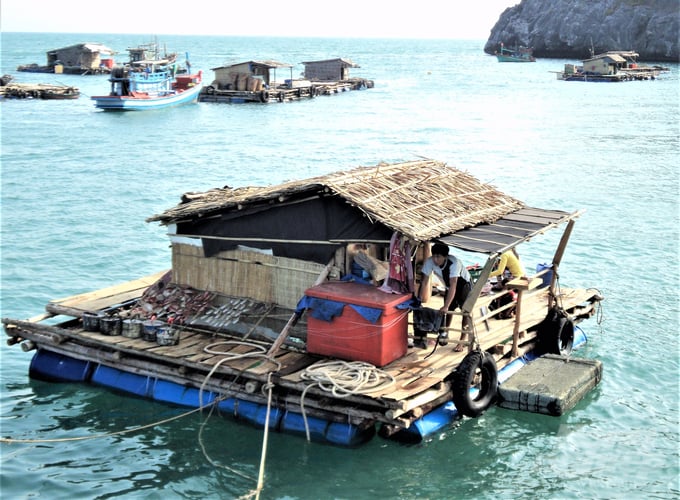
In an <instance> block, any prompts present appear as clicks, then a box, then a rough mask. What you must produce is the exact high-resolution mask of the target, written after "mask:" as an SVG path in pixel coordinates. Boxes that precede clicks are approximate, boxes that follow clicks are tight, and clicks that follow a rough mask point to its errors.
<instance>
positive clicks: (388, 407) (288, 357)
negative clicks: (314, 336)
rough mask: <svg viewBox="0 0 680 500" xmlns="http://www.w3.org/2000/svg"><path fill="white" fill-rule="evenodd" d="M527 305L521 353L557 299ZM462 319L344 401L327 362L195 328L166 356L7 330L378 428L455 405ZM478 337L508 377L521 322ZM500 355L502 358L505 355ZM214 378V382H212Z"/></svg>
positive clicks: (139, 343)
mask: <svg viewBox="0 0 680 500" xmlns="http://www.w3.org/2000/svg"><path fill="white" fill-rule="evenodd" d="M165 273H166V271H162V272H159V273H156V274H153V275H151V276H147V277H145V278H141V279H138V280H133V281H130V282H127V283H122V284H119V285H115V286H112V287H108V288H105V289H102V290H97V291H94V292H90V293H83V294H79V295H75V296H72V297H66V298H63V299H58V300H54V301H51V302H50V303H49V304H48V305H47V306H46V309H47V310H48V313H49V314H47V315H44V316H41V317H39V318H35V319H37V320H41V319H44V318H45V317H49V316H50V315H51V314H70V315H72V316H74V317H75V318H79V317H80V316H81V315H82V314H83V313H84V312H96V311H99V310H105V309H109V308H111V307H114V306H117V305H120V304H122V303H125V302H128V301H129V300H131V299H134V298H138V297H141V295H142V294H143V292H144V290H145V289H146V288H147V287H149V286H150V285H152V284H153V283H155V282H156V281H157V280H158V279H160V278H161V277H162V276H163V275H164V274H165ZM561 292H562V296H561V297H560V300H561V303H562V306H563V307H564V308H565V309H568V308H570V307H576V306H578V305H579V304H582V303H584V302H585V301H587V300H588V299H589V298H590V297H592V296H593V295H594V292H593V291H592V290H591V291H588V290H571V289H561ZM492 299H493V297H482V298H480V300H479V302H478V304H477V305H478V306H479V307H480V308H481V307H485V306H488V303H489V302H490V301H491V300H492ZM523 301H524V302H523V306H522V316H521V319H522V321H521V324H520V327H519V328H520V330H521V331H522V332H523V334H522V335H521V342H520V344H523V347H522V352H524V351H525V350H527V349H529V348H531V346H532V345H533V341H534V339H535V333H534V332H532V331H530V328H531V327H534V326H535V325H537V324H538V323H539V322H540V321H541V320H542V319H543V318H544V317H545V312H546V305H547V302H548V291H547V289H544V288H541V289H534V290H529V291H527V292H526V293H525V295H524V298H523ZM440 302H441V298H440V297H434V298H432V299H431V301H430V302H429V303H428V304H426V305H428V306H429V307H437V308H438V307H439V303H440ZM460 318H461V317H460V315H457V316H454V321H453V329H452V331H451V332H450V335H449V344H448V345H446V346H437V347H436V348H435V346H434V342H436V340H435V337H434V336H431V342H432V343H431V346H430V347H429V348H428V349H409V351H408V353H407V354H406V355H405V356H403V357H402V358H399V359H397V360H395V361H393V362H392V363H389V364H388V365H386V366H384V367H382V371H384V372H386V373H387V374H389V375H391V376H392V377H393V378H394V384H393V385H390V386H388V387H383V388H381V389H379V390H376V391H374V392H372V393H369V394H360V395H351V396H348V397H345V398H342V399H341V400H340V399H339V398H333V397H332V396H330V395H329V393H328V392H326V391H324V390H322V389H320V388H319V387H309V386H310V381H309V380H308V379H307V378H306V377H305V369H306V368H308V367H310V366H311V365H313V364H314V363H316V362H317V361H319V360H322V359H324V358H322V357H320V356H316V355H311V354H307V353H304V352H296V351H293V350H290V349H289V348H287V347H286V346H283V347H282V349H281V350H279V351H278V352H277V354H276V356H274V358H273V359H270V360H268V359H266V358H265V356H264V355H265V353H266V352H267V351H268V350H269V348H270V347H271V344H272V342H266V341H261V340H259V341H256V340H252V339H248V344H245V343H243V342H241V341H242V340H243V339H241V338H239V337H238V336H237V335H231V336H228V335H225V334H223V333H222V332H219V333H218V332H215V331H210V330H208V329H198V328H194V327H191V328H186V329H185V330H184V331H182V332H181V334H180V340H179V343H178V344H177V345H174V346H160V345H158V344H156V343H154V342H149V341H147V340H144V339H142V338H138V339H130V338H127V337H124V336H120V335H118V336H108V335H104V334H101V333H99V332H89V331H85V330H83V328H82V323H80V322H79V321H78V320H70V321H66V322H64V323H62V324H60V325H56V326H53V325H46V324H43V323H40V322H36V323H33V322H31V321H30V320H29V321H13V322H9V321H8V320H3V323H5V328H6V331H7V334H8V335H9V336H10V337H12V336H14V337H15V338H16V337H22V338H27V339H30V340H32V341H34V342H35V343H36V344H38V345H40V344H42V345H43V346H46V347H48V348H49V349H50V350H53V351H55V352H59V353H62V354H65V355H68V356H72V357H76V358H79V359H84V360H90V361H96V362H100V363H104V364H109V365H110V366H114V367H118V368H121V369H125V370H128V371H131V372H133V373H144V374H148V375H150V376H159V377H163V378H166V379H168V380H171V381H174V382H177V383H180V384H183V385H187V384H188V385H193V386H194V387H201V386H202V385H204V384H205V385H206V387H209V388H211V389H212V390H215V391H217V392H224V391H227V392H233V393H236V394H238V395H239V397H242V396H243V397H245V398H246V399H248V398H249V399H250V400H253V401H257V402H264V399H263V398H264V396H263V395H262V394H259V393H255V392H252V386H251V387H250V389H248V386H247V384H248V382H251V383H254V384H255V386H258V387H259V386H261V384H265V383H266V382H267V379H268V376H269V374H270V373H273V374H274V375H275V378H276V384H277V385H278V386H279V387H280V388H281V395H280V396H279V397H280V398H282V400H284V401H285V402H286V404H287V405H288V404H290V405H293V406H295V405H299V404H300V400H301V394H302V392H303V391H305V394H306V396H305V406H306V407H307V406H309V407H310V408H316V410H317V411H319V412H323V411H326V410H327V408H328V407H329V406H330V407H332V408H333V409H334V411H335V412H336V413H338V412H343V411H344V412H347V414H348V415H350V416H352V417H353V418H356V419H357V421H358V420H360V419H361V418H373V419H378V420H381V421H383V422H387V423H398V424H402V425H403V424H404V422H406V421H405V420H404V418H405V417H404V415H405V414H406V413H408V412H410V417H409V418H412V419H413V418H417V417H418V416H419V415H420V414H422V412H423V408H425V407H427V406H428V405H430V406H431V405H434V404H441V402H443V401H446V400H448V399H450V385H449V383H448V381H447V380H446V378H447V377H448V376H449V375H450V374H451V373H452V372H453V370H454V369H455V367H456V366H457V365H458V364H459V363H460V362H461V361H462V360H463V358H464V357H465V355H466V352H455V351H454V348H455V346H456V345H457V339H458V336H459V333H460V322H461V321H460ZM255 319H256V318H255ZM487 325H488V326H489V328H488V329H487ZM475 328H476V330H477V333H478V336H479V343H480V346H481V348H482V349H484V350H490V351H492V352H495V353H496V359H497V363H498V367H499V369H500V368H502V367H503V366H505V365H506V364H507V363H509V362H510V361H511V358H509V357H507V356H505V354H507V353H508V352H509V347H510V346H511V345H512V342H511V341H510V342H509V344H508V340H509V339H511V338H512V335H513V329H514V321H513V320H512V319H495V318H491V319H487V320H486V321H483V320H479V321H476V326H475ZM499 345H500V346H501V349H498V346H499ZM208 348H210V349H208ZM227 358H228V359H227ZM209 373H210V374H211V377H210V380H206V378H207V375H208V374H209ZM329 398H330V399H329Z"/></svg>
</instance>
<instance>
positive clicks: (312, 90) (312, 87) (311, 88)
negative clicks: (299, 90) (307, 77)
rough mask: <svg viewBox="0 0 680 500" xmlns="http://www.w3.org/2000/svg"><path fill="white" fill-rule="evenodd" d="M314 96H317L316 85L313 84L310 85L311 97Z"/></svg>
mask: <svg viewBox="0 0 680 500" xmlns="http://www.w3.org/2000/svg"><path fill="white" fill-rule="evenodd" d="M314 96H316V87H314V86H313V85H312V86H311V87H309V98H310V99H312V98H313V97H314Z"/></svg>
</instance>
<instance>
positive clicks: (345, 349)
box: [305, 281, 411, 366]
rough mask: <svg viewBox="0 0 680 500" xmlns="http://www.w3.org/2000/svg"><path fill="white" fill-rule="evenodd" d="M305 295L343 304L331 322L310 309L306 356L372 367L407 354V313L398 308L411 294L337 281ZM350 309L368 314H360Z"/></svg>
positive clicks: (312, 308)
mask: <svg viewBox="0 0 680 500" xmlns="http://www.w3.org/2000/svg"><path fill="white" fill-rule="evenodd" d="M305 295H307V296H308V297H314V298H317V299H325V300H329V301H334V302H340V303H342V304H344V306H343V307H342V311H341V314H339V315H336V316H334V317H333V318H332V319H331V320H330V321H325V320H323V319H318V318H315V317H314V316H313V315H314V313H315V310H314V307H310V308H309V309H310V311H308V313H307V351H308V352H310V353H313V354H322V355H324V356H331V357H335V358H340V359H345V360H349V361H366V362H368V363H371V364H373V365H375V366H384V365H386V364H388V363H390V362H392V361H394V360H395V359H397V358H400V357H402V356H404V355H405V354H406V351H407V349H408V312H409V310H408V309H397V306H398V305H399V304H402V303H404V302H406V301H408V300H409V299H410V298H411V295H410V294H392V293H385V292H381V291H380V290H378V289H377V288H376V287H374V286H371V285H362V284H359V283H352V282H344V281H337V282H329V283H323V284H321V285H318V286H315V287H312V288H309V289H308V290H307V291H306V292H305ZM353 305H354V306H361V307H365V308H369V310H368V311H364V314H362V313H361V312H358V311H357V310H355V308H354V307H352V306H353ZM319 308H320V306H319ZM378 315H379V316H378ZM366 316H368V317H369V318H368V319H367V317H366ZM375 316H378V317H377V318H376V317H375ZM372 320H375V321H372Z"/></svg>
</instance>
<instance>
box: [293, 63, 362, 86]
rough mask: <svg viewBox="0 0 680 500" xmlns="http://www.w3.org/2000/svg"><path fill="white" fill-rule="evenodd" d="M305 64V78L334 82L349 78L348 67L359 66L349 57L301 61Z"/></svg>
mask: <svg viewBox="0 0 680 500" xmlns="http://www.w3.org/2000/svg"><path fill="white" fill-rule="evenodd" d="M302 64H304V66H305V72H304V75H305V78H306V79H307V80H312V81H319V82H334V81H342V80H349V79H350V75H349V70H350V68H359V67H360V66H359V65H358V64H355V63H353V62H352V61H350V60H349V59H344V58H340V57H338V58H335V59H325V60H322V61H307V62H303V63H302Z"/></svg>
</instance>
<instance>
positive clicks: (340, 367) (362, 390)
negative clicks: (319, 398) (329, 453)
mask: <svg viewBox="0 0 680 500" xmlns="http://www.w3.org/2000/svg"><path fill="white" fill-rule="evenodd" d="M301 378H302V379H307V380H313V381H314V382H313V383H311V384H309V385H308V386H307V387H305V390H304V391H302V395H301V396H300V409H301V410H302V420H303V421H304V423H305V432H306V434H307V441H311V438H310V434H309V424H308V422H307V415H306V412H305V395H306V394H307V391H308V390H309V389H311V388H312V387H319V388H320V389H322V390H324V391H326V392H330V393H331V394H333V396H335V397H337V398H345V397H348V396H352V395H354V394H367V393H370V392H376V391H379V390H383V389H386V388H387V387H389V386H391V385H393V384H394V383H395V379H394V377H393V376H392V375H390V374H389V373H387V372H385V371H383V370H380V369H378V368H376V367H375V366H373V365H372V364H370V363H366V362H364V361H340V360H332V361H320V362H317V363H314V364H313V365H311V366H309V367H307V368H306V369H305V371H304V372H302V375H301Z"/></svg>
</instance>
